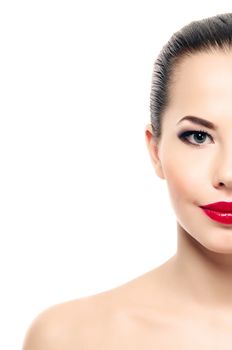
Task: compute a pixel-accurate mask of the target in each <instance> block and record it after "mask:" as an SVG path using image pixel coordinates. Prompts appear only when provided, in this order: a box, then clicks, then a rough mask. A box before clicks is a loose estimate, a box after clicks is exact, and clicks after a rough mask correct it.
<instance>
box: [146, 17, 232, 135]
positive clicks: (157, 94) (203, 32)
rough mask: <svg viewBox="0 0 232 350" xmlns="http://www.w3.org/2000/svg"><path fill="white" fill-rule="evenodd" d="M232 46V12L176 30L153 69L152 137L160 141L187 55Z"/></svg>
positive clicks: (151, 97) (151, 99)
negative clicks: (167, 112)
mask: <svg viewBox="0 0 232 350" xmlns="http://www.w3.org/2000/svg"><path fill="white" fill-rule="evenodd" d="M231 48H232V13H225V14H220V15H217V16H213V17H208V18H204V19H201V20H198V21H193V22H191V23H189V24H188V25H186V26H184V27H183V28H181V29H180V30H179V31H177V32H175V33H174V34H173V35H172V36H171V38H170V39H169V41H168V42H167V43H166V45H164V46H163V48H162V50H161V51H160V53H159V55H158V57H157V59H156V61H155V63H154V69H153V75H152V87H151V94H150V112H151V125H152V131H153V137H154V138H155V140H156V141H159V139H160V136H161V122H162V119H163V118H162V117H163V114H164V111H165V109H166V107H167V106H168V104H169V101H170V88H171V86H172V85H173V84H174V82H175V80H174V77H175V72H176V71H177V68H178V65H179V64H180V63H181V61H182V60H183V59H184V58H185V57H189V56H191V55H192V54H194V53H198V52H209V53H210V52H215V50H223V51H225V52H226V51H227V50H229V49H231Z"/></svg>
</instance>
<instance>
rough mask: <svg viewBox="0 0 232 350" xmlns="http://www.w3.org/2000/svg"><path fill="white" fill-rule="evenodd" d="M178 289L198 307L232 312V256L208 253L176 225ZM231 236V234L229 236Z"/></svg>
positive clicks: (208, 251)
mask: <svg viewBox="0 0 232 350" xmlns="http://www.w3.org/2000/svg"><path fill="white" fill-rule="evenodd" d="M177 232H178V245H177V254H176V255H175V260H174V271H175V274H176V276H177V280H178V285H179V287H178V288H181V291H182V293H185V297H186V298H191V299H192V300H193V301H194V303H196V304H197V305H199V306H201V305H202V306H204V307H207V306H209V307H210V308H214V307H215V308H225V309H229V308H230V310H231V309H232V253H231V254H222V253H217V252H213V251H211V250H208V249H207V248H206V247H204V246H203V245H202V244H200V243H199V242H198V241H197V240H195V239H194V238H193V237H192V236H191V235H190V234H189V233H188V232H186V231H185V230H184V229H183V228H182V227H181V226H180V225H179V224H178V223H177ZM231 234H232V232H231Z"/></svg>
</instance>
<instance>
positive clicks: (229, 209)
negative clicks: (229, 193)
mask: <svg viewBox="0 0 232 350" xmlns="http://www.w3.org/2000/svg"><path fill="white" fill-rule="evenodd" d="M201 208H204V209H210V210H215V211H219V212H223V213H232V202H216V203H211V204H207V205H201Z"/></svg>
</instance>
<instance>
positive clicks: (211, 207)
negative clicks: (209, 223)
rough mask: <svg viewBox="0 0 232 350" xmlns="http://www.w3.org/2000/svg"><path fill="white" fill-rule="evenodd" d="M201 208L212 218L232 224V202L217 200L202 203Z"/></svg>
mask: <svg viewBox="0 0 232 350" xmlns="http://www.w3.org/2000/svg"><path fill="white" fill-rule="evenodd" d="M200 208H202V209H203V211H204V213H205V214H206V215H207V216H209V217H210V218H211V219H212V220H214V221H217V222H220V223H222V224H227V225H231V224H232V202H216V203H211V204H207V205H202V206H200Z"/></svg>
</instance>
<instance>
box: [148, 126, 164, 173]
mask: <svg viewBox="0 0 232 350" xmlns="http://www.w3.org/2000/svg"><path fill="white" fill-rule="evenodd" d="M145 138H146V144H147V148H148V151H149V154H150V157H151V161H152V163H153V165H154V168H155V171H156V174H157V175H158V176H159V177H160V178H161V179H165V176H164V173H163V169H162V163H161V160H160V158H159V154H158V144H157V143H156V142H155V139H154V137H153V133H152V126H151V124H148V125H147V126H146V129H145Z"/></svg>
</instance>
